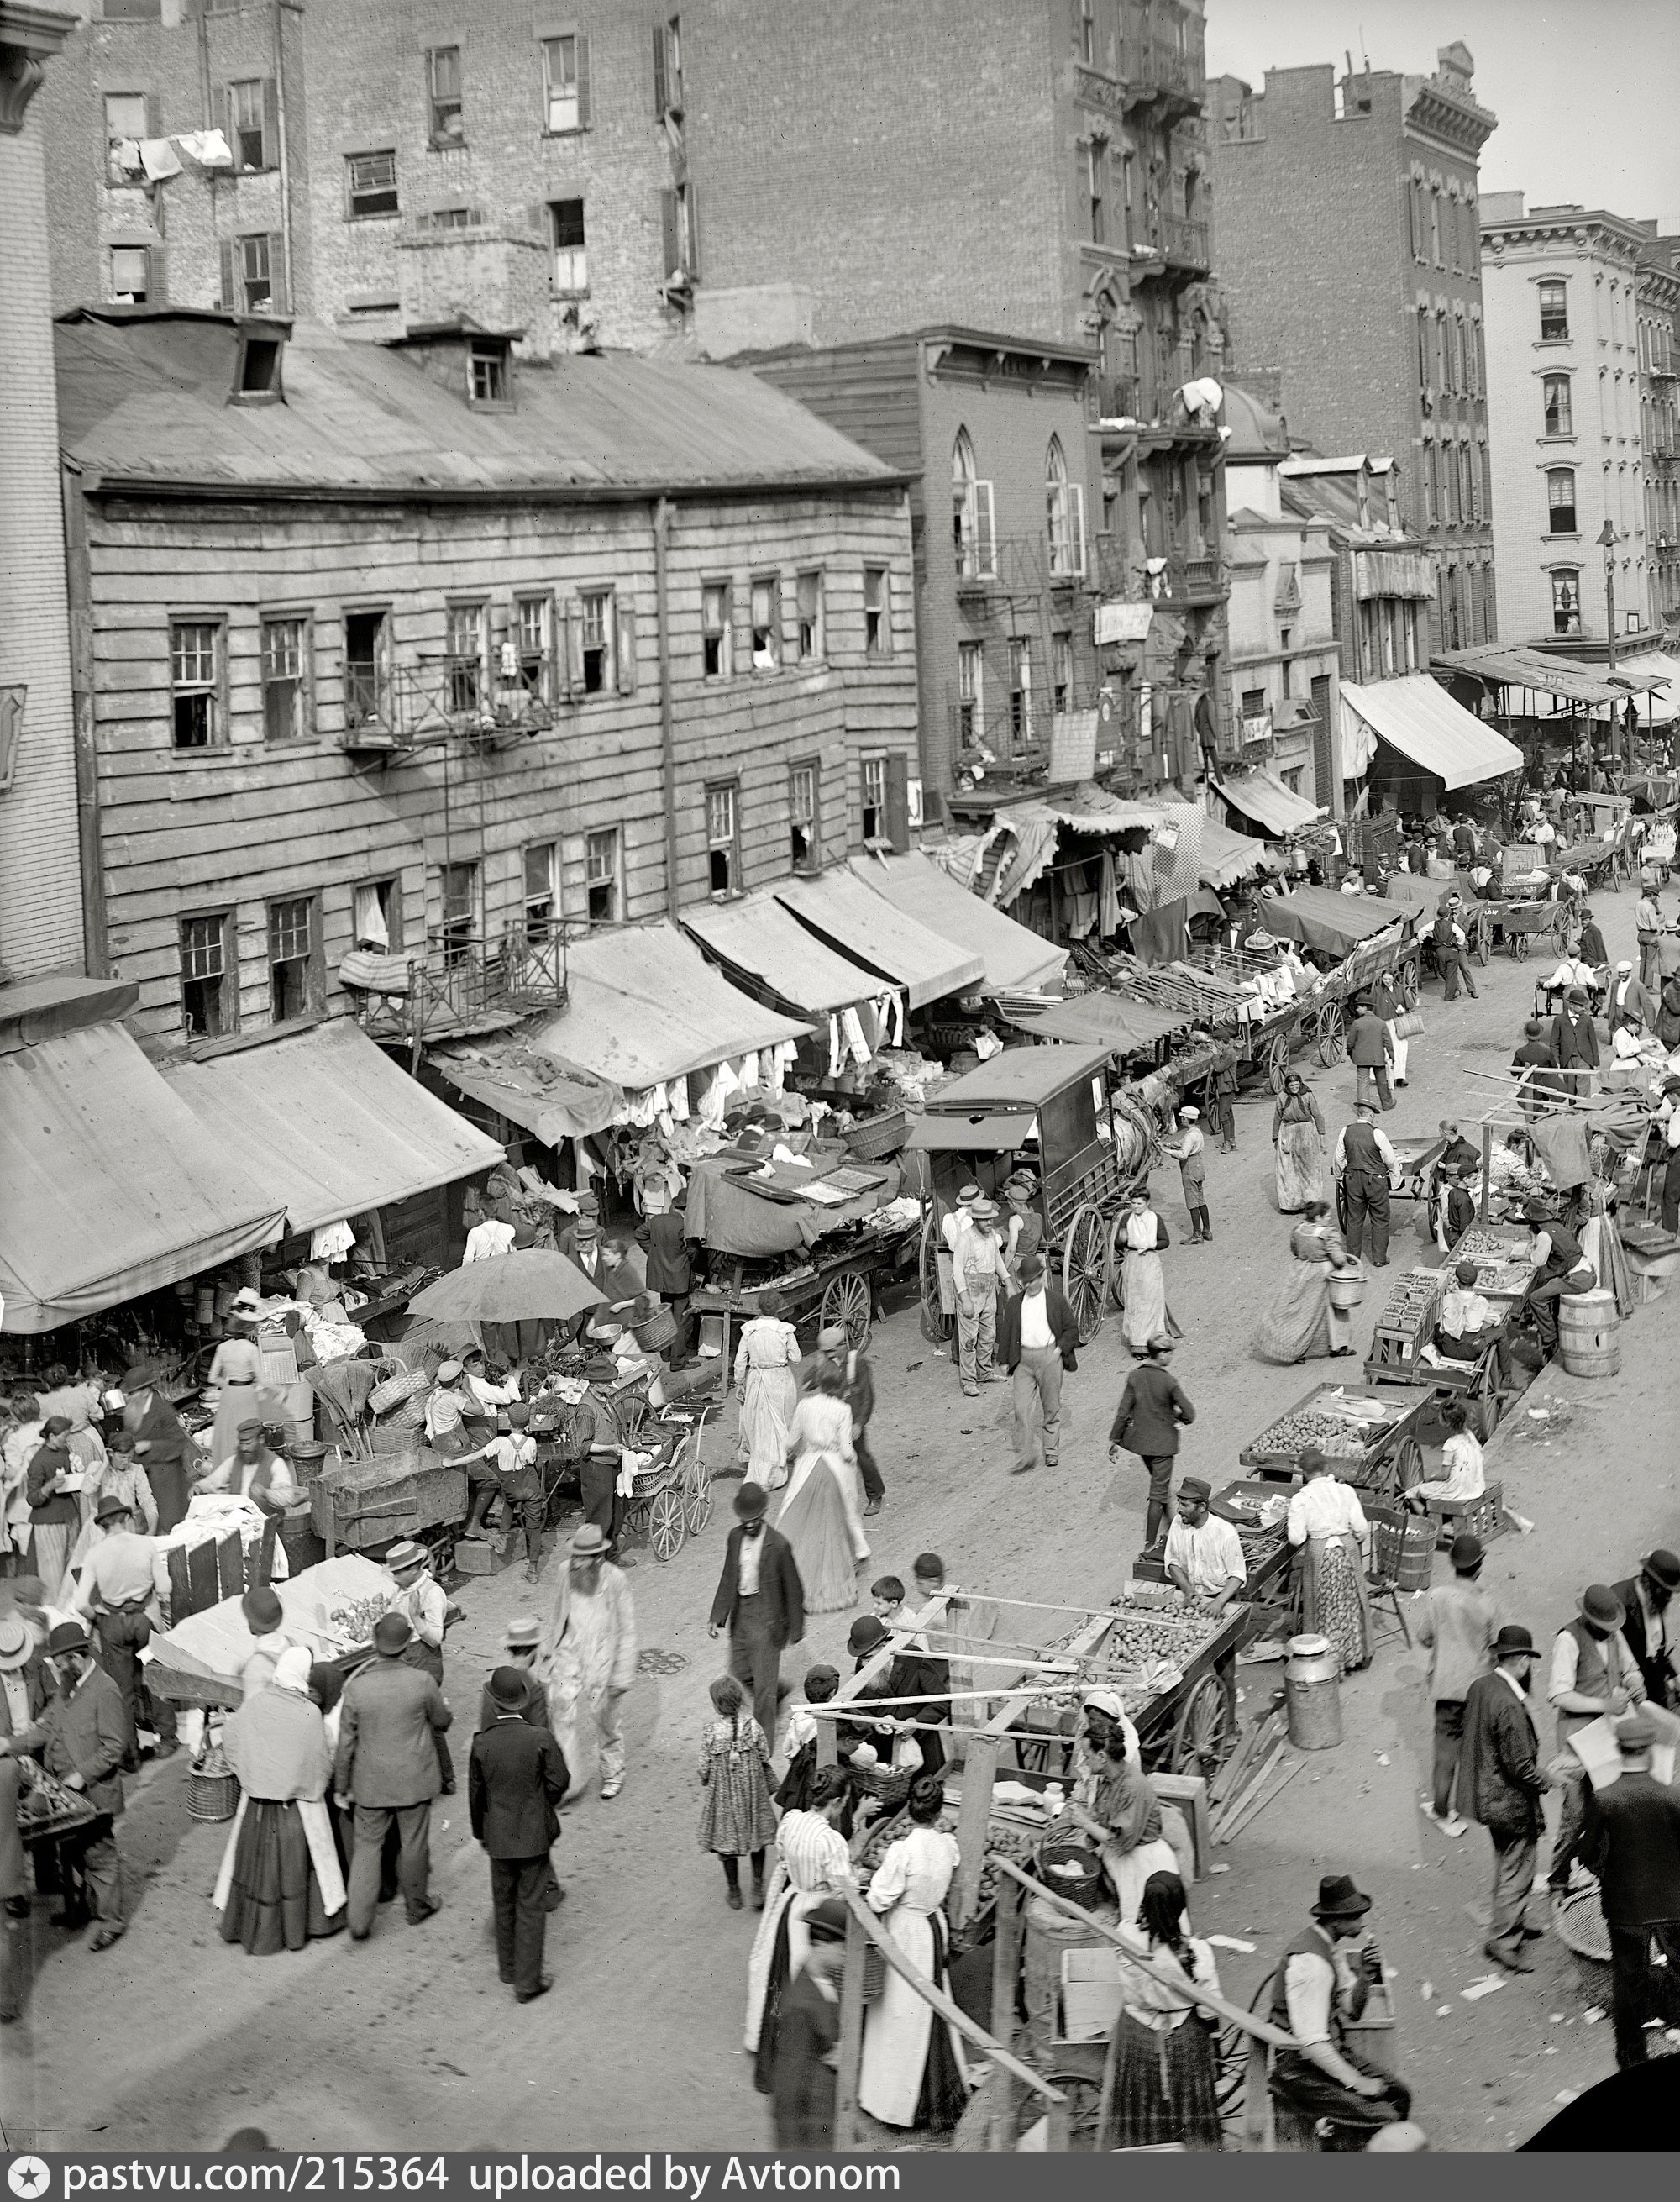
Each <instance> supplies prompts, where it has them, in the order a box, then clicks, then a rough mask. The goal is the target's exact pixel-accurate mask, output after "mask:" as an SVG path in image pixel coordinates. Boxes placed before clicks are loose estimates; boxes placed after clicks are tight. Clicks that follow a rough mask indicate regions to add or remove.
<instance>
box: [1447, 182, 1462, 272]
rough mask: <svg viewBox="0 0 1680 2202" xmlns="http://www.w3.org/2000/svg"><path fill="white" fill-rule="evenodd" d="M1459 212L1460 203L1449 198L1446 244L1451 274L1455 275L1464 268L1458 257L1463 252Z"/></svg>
mask: <svg viewBox="0 0 1680 2202" xmlns="http://www.w3.org/2000/svg"><path fill="white" fill-rule="evenodd" d="M1461 211H1462V209H1461V208H1460V203H1459V201H1458V200H1457V199H1456V198H1449V199H1448V202H1447V243H1448V250H1449V251H1450V253H1451V255H1452V262H1453V273H1454V274H1455V275H1457V274H1462V273H1463V268H1464V263H1463V260H1462V258H1461V254H1462V252H1463V250H1464V244H1463V232H1462V230H1461V228H1460V215H1461Z"/></svg>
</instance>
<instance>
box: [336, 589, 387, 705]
mask: <svg viewBox="0 0 1680 2202" xmlns="http://www.w3.org/2000/svg"><path fill="white" fill-rule="evenodd" d="M390 690H391V614H390V613H389V612H383V611H379V612H347V613H346V614H345V615H344V724H345V726H346V727H347V728H349V729H350V730H351V731H352V732H354V730H355V728H356V727H365V726H366V725H367V723H368V721H370V720H374V719H377V720H384V721H388V720H389V718H390V710H389V704H390Z"/></svg>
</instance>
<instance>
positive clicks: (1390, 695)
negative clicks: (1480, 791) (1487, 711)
mask: <svg viewBox="0 0 1680 2202" xmlns="http://www.w3.org/2000/svg"><path fill="white" fill-rule="evenodd" d="M1342 709H1343V710H1344V711H1351V712H1352V713H1353V714H1354V716H1355V718H1356V719H1357V720H1358V721H1360V724H1361V725H1362V726H1364V727H1368V728H1369V729H1370V730H1371V732H1372V733H1373V734H1376V735H1377V736H1378V737H1379V738H1380V739H1382V740H1383V741H1385V742H1386V743H1387V744H1388V745H1389V748H1390V749H1395V750H1398V751H1400V753H1401V756H1402V757H1410V758H1411V760H1412V762H1413V764H1415V765H1418V766H1419V767H1420V768H1422V770H1423V771H1424V772H1425V773H1427V774H1429V775H1430V777H1431V778H1432V779H1435V780H1440V781H1441V782H1442V786H1445V787H1446V788H1447V789H1448V790H1449V791H1450V790H1451V789H1453V788H1456V787H1475V786H1479V785H1480V784H1481V783H1482V782H1483V780H1502V779H1503V778H1504V777H1505V775H1506V774H1507V773H1512V772H1520V771H1521V770H1522V769H1523V765H1524V757H1523V753H1522V751H1521V750H1519V749H1518V747H1517V745H1516V744H1515V743H1514V742H1511V741H1507V739H1506V738H1505V736H1504V735H1503V734H1501V733H1499V731H1498V730H1497V729H1496V728H1495V727H1490V726H1489V725H1488V724H1487V722H1486V721H1485V720H1483V719H1478V718H1477V716H1476V715H1475V713H1474V712H1473V711H1466V709H1465V708H1464V705H1463V704H1460V703H1459V702H1458V701H1457V699H1456V698H1454V697H1452V696H1450V695H1448V692H1447V691H1446V689H1445V688H1443V687H1442V685H1441V683H1440V682H1439V681H1438V680H1432V679H1431V678H1430V675H1429V674H1427V673H1408V674H1404V675H1402V676H1401V678H1399V679H1397V680H1371V681H1363V682H1361V681H1357V680H1344V681H1343V682H1342Z"/></svg>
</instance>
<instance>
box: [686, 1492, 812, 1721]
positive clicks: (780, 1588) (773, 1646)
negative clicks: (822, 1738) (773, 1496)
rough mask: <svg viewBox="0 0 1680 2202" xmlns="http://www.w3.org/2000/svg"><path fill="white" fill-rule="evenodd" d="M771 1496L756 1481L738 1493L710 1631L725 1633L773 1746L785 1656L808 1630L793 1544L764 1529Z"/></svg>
mask: <svg viewBox="0 0 1680 2202" xmlns="http://www.w3.org/2000/svg"><path fill="white" fill-rule="evenodd" d="M768 1508H769V1501H768V1499H767V1498H766V1496H765V1493H764V1492H763V1490H762V1489H761V1487H760V1486H759V1485H758V1484H756V1483H743V1485H742V1486H741V1488H740V1489H739V1491H737V1493H736V1494H735V1527H734V1528H732V1529H731V1531H730V1533H729V1534H728V1536H727V1537H725V1540H724V1550H723V1568H722V1570H721V1572H720V1575H719V1576H718V1587H717V1590H716V1592H715V1593H714V1596H713V1599H712V1611H711V1616H710V1618H709V1619H708V1622H707V1624H706V1629H707V1634H708V1635H710V1636H721V1635H722V1634H723V1633H724V1631H725V1629H727V1630H728V1632H729V1671H730V1673H731V1675H733V1676H734V1677H735V1679H736V1681H737V1682H742V1683H744V1684H745V1686H746V1687H747V1688H748V1689H749V1690H750V1691H751V1692H752V1697H753V1716H754V1718H755V1720H756V1721H757V1722H758V1724H759V1726H760V1727H761V1728H762V1729H763V1730H764V1738H765V1743H766V1746H767V1748H769V1749H772V1750H773V1749H774V1747H775V1742H776V1712H777V1708H778V1705H779V1704H780V1703H781V1699H782V1694H783V1693H782V1688H781V1672H782V1654H783V1652H784V1651H785V1650H786V1649H787V1647H788V1646H789V1645H790V1644H797V1643H798V1642H799V1640H801V1638H802V1636H803V1635H804V1634H805V1587H804V1585H803V1584H802V1582H801V1581H800V1579H799V1563H798V1562H797V1560H796V1559H795V1557H794V1556H793V1546H791V1545H790V1544H789V1542H788V1540H787V1539H786V1538H785V1537H784V1536H783V1534H781V1532H780V1530H778V1529H772V1528H769V1527H768V1526H767V1523H766V1521H765V1518H764V1517H765V1515H766V1513H767V1511H768Z"/></svg>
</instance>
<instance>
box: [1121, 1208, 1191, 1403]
mask: <svg viewBox="0 0 1680 2202" xmlns="http://www.w3.org/2000/svg"><path fill="white" fill-rule="evenodd" d="M1120 1236H1121V1242H1122V1244H1123V1245H1125V1258H1124V1259H1123V1261H1122V1262H1121V1263H1120V1292H1121V1295H1122V1307H1121V1313H1120V1335H1121V1337H1122V1338H1124V1339H1125V1342H1126V1345H1127V1347H1128V1348H1129V1349H1130V1351H1131V1357H1132V1359H1133V1360H1134V1361H1141V1360H1142V1359H1143V1357H1144V1355H1145V1354H1146V1353H1147V1352H1148V1350H1149V1340H1150V1339H1152V1338H1154V1337H1156V1336H1157V1335H1158V1334H1160V1332H1162V1331H1165V1332H1166V1334H1167V1335H1168V1336H1169V1337H1172V1338H1182V1337H1183V1335H1184V1333H1183V1332H1182V1331H1181V1330H1180V1329H1179V1328H1178V1324H1177V1323H1176V1322H1173V1320H1172V1310H1171V1309H1170V1308H1169V1307H1168V1306H1167V1304H1166V1275H1165V1273H1164V1272H1163V1270H1162V1269H1161V1265H1160V1256H1161V1249H1162V1248H1163V1247H1164V1246H1170V1245H1172V1240H1171V1239H1169V1238H1168V1236H1167V1233H1166V1224H1165V1223H1163V1222H1161V1220H1160V1216H1157V1215H1156V1213H1155V1211H1154V1209H1153V1208H1151V1207H1150V1205H1149V1193H1148V1187H1147V1186H1143V1187H1142V1188H1141V1189H1140V1190H1139V1191H1137V1192H1134V1193H1133V1194H1132V1196H1131V1210H1130V1211H1129V1213H1128V1215H1127V1216H1126V1220H1125V1223H1124V1224H1123V1225H1122V1227H1121V1232H1120Z"/></svg>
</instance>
